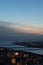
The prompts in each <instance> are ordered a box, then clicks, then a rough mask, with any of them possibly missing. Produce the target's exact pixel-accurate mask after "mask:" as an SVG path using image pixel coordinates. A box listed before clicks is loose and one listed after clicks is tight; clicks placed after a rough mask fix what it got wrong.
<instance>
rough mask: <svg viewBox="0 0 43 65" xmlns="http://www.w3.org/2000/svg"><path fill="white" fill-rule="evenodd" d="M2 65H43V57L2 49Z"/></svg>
mask: <svg viewBox="0 0 43 65" xmlns="http://www.w3.org/2000/svg"><path fill="white" fill-rule="evenodd" d="M0 65H43V55H40V54H36V53H32V52H25V51H23V50H15V49H12V48H4V47H0Z"/></svg>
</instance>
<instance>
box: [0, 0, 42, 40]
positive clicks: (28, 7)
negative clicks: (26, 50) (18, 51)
mask: <svg viewBox="0 0 43 65" xmlns="http://www.w3.org/2000/svg"><path fill="white" fill-rule="evenodd" d="M14 39H15V40H28V39H29V40H31V39H32V40H34V39H38V40H42V39H43V0H0V40H1V41H2V40H14Z"/></svg>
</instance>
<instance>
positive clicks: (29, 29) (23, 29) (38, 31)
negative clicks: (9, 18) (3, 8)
mask: <svg viewBox="0 0 43 65" xmlns="http://www.w3.org/2000/svg"><path fill="white" fill-rule="evenodd" d="M9 28H11V29H13V30H15V31H16V32H19V33H26V34H29V33H31V34H38V35H43V28H39V27H35V26H34V27H33V26H20V25H10V26H9Z"/></svg>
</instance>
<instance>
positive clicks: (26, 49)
mask: <svg viewBox="0 0 43 65" xmlns="http://www.w3.org/2000/svg"><path fill="white" fill-rule="evenodd" d="M0 47H6V48H13V49H14V50H22V51H25V52H32V53H36V54H41V55H43V49H41V48H33V47H32V48H30V47H29V48H27V47H25V46H21V45H12V44H11V43H10V42H8V43H7V42H5V43H0Z"/></svg>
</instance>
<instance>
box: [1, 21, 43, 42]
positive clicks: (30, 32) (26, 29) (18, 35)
mask: <svg viewBox="0 0 43 65" xmlns="http://www.w3.org/2000/svg"><path fill="white" fill-rule="evenodd" d="M34 39H36V40H41V39H43V28H37V27H30V26H22V25H19V24H14V23H12V22H11V23H10V22H2V21H0V41H14V40H15V41H17V40H19V41H23V40H34Z"/></svg>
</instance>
